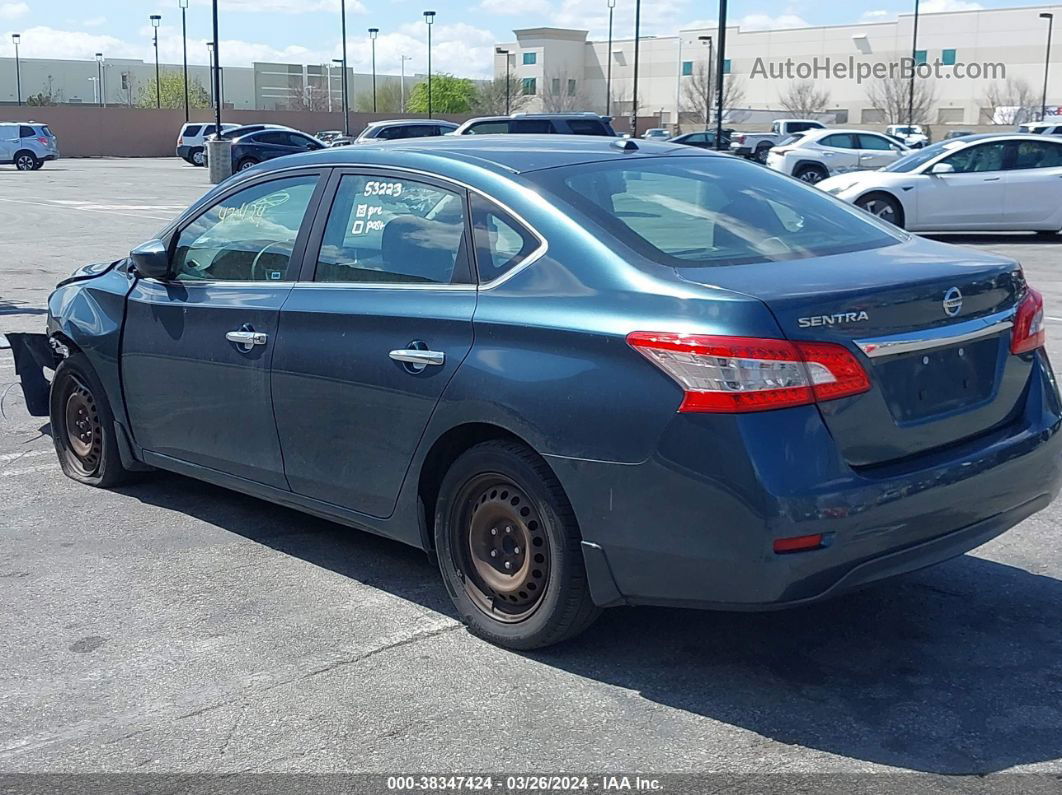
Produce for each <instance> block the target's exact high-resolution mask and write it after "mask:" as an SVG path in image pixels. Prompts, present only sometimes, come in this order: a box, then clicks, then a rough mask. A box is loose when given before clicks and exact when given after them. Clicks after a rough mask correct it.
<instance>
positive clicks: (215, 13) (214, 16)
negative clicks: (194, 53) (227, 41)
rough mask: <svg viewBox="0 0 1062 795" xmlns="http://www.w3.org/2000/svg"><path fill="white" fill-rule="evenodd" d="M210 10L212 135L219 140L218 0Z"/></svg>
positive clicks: (219, 60)
mask: <svg viewBox="0 0 1062 795" xmlns="http://www.w3.org/2000/svg"><path fill="white" fill-rule="evenodd" d="M212 6H213V8H212V9H211V16H212V23H213V26H214V41H213V42H211V43H212V44H213V46H212V47H211V48H210V51H211V52H212V53H213V54H214V100H215V101H214V124H215V127H214V134H215V135H217V136H218V140H221V105H222V102H223V100H222V98H221V48H220V47H219V46H218V0H213V3H212Z"/></svg>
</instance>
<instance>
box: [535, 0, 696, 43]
mask: <svg viewBox="0 0 1062 795" xmlns="http://www.w3.org/2000/svg"><path fill="white" fill-rule="evenodd" d="M690 5H691V3H690V0H669V1H668V2H666V3H658V4H648V3H643V4H642V19H641V24H642V27H641V33H642V35H643V36H651V35H668V34H674V33H675V31H676V30H678V29H679V28H680V27H685V26H684V25H681V24H680V19H681V18H683V17H685V16H686V14H687V8H688V7H689V6H690ZM545 23H548V24H550V25H555V26H557V27H561V28H575V29H577V30H588V31H590V39H594V40H600V39H603V38H605V36H607V35H608V6H607V5H606V3H604V2H603V0H560V5H559V7H556V8H555V9H554V10H553V11H552V12H551V13H550V14H549V15H548V16H547V17H546V19H545ZM614 25H615V30H614V34H613V35H614V36H615V37H616V38H617V39H629V38H631V37H632V36H633V35H634V3H631V2H623V3H617V4H616V8H615V19H614Z"/></svg>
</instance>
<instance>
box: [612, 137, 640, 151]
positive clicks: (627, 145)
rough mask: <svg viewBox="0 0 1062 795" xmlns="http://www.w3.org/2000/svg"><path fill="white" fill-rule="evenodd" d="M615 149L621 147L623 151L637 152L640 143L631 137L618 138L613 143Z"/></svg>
mask: <svg viewBox="0 0 1062 795" xmlns="http://www.w3.org/2000/svg"><path fill="white" fill-rule="evenodd" d="M609 146H611V147H612V148H613V149H619V150H620V151H621V152H637V151H638V144H637V143H635V142H634V141H632V140H631V139H630V138H617V139H616V140H615V141H613V142H612V143H611V144H609Z"/></svg>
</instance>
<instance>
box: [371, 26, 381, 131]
mask: <svg viewBox="0 0 1062 795" xmlns="http://www.w3.org/2000/svg"><path fill="white" fill-rule="evenodd" d="M379 35H380V29H379V28H369V41H371V42H372V112H373V113H375V112H376V37H377V36H379Z"/></svg>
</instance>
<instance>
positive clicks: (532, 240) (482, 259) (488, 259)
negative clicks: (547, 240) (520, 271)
mask: <svg viewBox="0 0 1062 795" xmlns="http://www.w3.org/2000/svg"><path fill="white" fill-rule="evenodd" d="M472 228H473V232H474V235H475V242H476V265H477V267H478V268H479V280H480V282H492V281H494V280H495V279H497V278H498V277H500V276H502V275H504V274H506V273H508V272H509V271H511V270H512V269H513V268H515V267H516V266H517V265H519V264H520V263H522V262H523V261H524V260H526V259H527V258H528V257H529V256H531V254H532V253H534V252H535V251H536V250H538V247H539V241H538V238H536V237H535V236H534V235H533V234H531V232H529V231H528V230H526V229H524V227H523V226H522V225H521V224H520V223H519V222H518V221H517V220H516V219H514V218H513V217H512V216H510V215H509V214H508V213H507V212H505V211H504V210H502V209H501V208H500V207H498V206H497V205H496V204H494V203H493V202H491V201H488V200H487V199H484V198H483V197H481V196H478V195H473V197H472Z"/></svg>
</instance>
